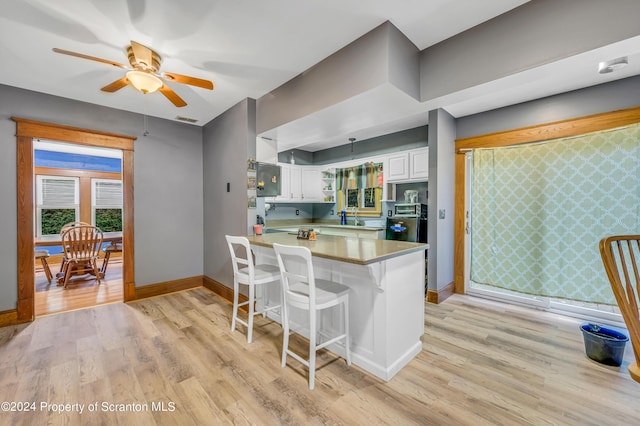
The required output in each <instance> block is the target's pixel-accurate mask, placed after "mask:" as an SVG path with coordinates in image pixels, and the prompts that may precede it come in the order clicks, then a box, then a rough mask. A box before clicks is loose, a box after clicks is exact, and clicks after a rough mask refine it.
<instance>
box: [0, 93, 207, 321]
mask: <svg viewBox="0 0 640 426" xmlns="http://www.w3.org/2000/svg"><path fill="white" fill-rule="evenodd" d="M114 96H116V95H114ZM150 96H153V95H150ZM158 100H159V101H164V100H163V99H161V98H160V99H158ZM12 116H16V117H21V118H26V119H31V120H38V121H44V122H50V123H57V124H62V125H69V126H74V127H80V128H86V129H92V130H98V131H103V132H111V133H117V134H123V135H130V136H136V137H137V138H138V139H137V141H136V142H135V144H134V146H135V154H134V161H135V163H134V188H135V189H134V192H135V194H134V195H135V197H134V209H135V211H134V215H135V219H134V220H135V222H134V226H135V248H134V249H135V262H136V264H135V265H134V266H135V283H136V286H142V285H147V284H155V283H158V282H164V281H169V280H172V279H179V278H187V277H193V276H198V275H202V263H203V261H202V235H203V231H202V211H203V208H202V128H200V127H197V126H193V125H188V124H183V123H177V122H171V121H167V120H161V119H154V118H149V130H150V134H149V136H146V137H145V136H143V135H142V134H143V132H144V128H143V116H142V115H140V114H133V113H129V112H125V111H120V110H116V109H112V108H106V107H101V106H97V105H93V104H88V103H84V102H78V101H75V100H71V99H65V98H60V97H56V96H51V95H46V94H42V93H36V92H32V91H28V90H23V89H19V88H15V87H10V86H4V85H0V178H1V180H0V197H2V200H3V202H2V203H0V217H2V219H3V220H2V221H0V233H1V235H2V236H3V238H2V239H1V240H0V270H1V271H2V278H1V279H0V311H4V310H11V309H15V308H16V301H17V282H16V280H17V262H18V259H17V244H16V241H17V231H16V220H17V217H16V209H17V207H16V138H15V134H16V125H15V122H13V121H12V120H11V119H10V117H12ZM156 255H159V256H161V257H157V256H156Z"/></svg>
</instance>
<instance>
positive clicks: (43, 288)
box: [35, 260, 124, 317]
mask: <svg viewBox="0 0 640 426" xmlns="http://www.w3.org/2000/svg"><path fill="white" fill-rule="evenodd" d="M59 270H60V265H59V264H57V265H56V264H52V265H51V271H52V272H53V274H54V279H53V281H52V282H51V284H49V283H48V282H47V278H46V277H45V275H44V272H42V271H41V269H40V268H39V269H36V279H35V290H36V291H35V314H36V317H39V316H43V315H49V314H54V313H59V312H67V311H73V310H75V309H83V308H88V307H90V306H96V305H102V304H105V303H114V302H122V301H123V300H124V294H123V291H122V262H121V261H118V260H116V261H115V262H113V261H112V262H110V263H109V267H108V269H107V274H106V276H105V277H104V278H103V279H102V280H100V285H98V283H97V282H96V280H95V277H92V276H91V275H89V274H87V275H80V276H77V277H71V279H70V280H69V285H68V286H67V288H66V289H65V288H64V287H62V286H58V285H56V279H55V274H56V273H57V272H58V271H59Z"/></svg>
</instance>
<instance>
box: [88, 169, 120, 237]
mask: <svg viewBox="0 0 640 426" xmlns="http://www.w3.org/2000/svg"><path fill="white" fill-rule="evenodd" d="M91 221H92V223H95V225H96V226H97V227H98V228H100V229H101V230H102V231H103V232H115V231H122V181H121V180H114V179H91Z"/></svg>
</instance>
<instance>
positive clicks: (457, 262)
mask: <svg viewBox="0 0 640 426" xmlns="http://www.w3.org/2000/svg"><path fill="white" fill-rule="evenodd" d="M635 123H640V106H638V107H632V108H626V109H622V110H618V111H612V112H604V113H600V114H594V115H587V116H584V117H578V118H572V119H568V120H562V121H555V122H552V123H545V124H540V125H536V126H529V127H521V128H518V129H513V130H506V131H503V132H496V133H488V134H485V135H480V136H473V137H469V138H462V139H457V140H456V160H455V168H456V170H455V195H454V197H455V199H454V203H455V211H454V216H455V217H454V230H453V238H454V248H453V250H454V253H453V277H454V286H455V287H454V289H455V292H456V293H464V280H465V276H464V270H465V263H464V262H465V257H464V232H465V222H466V221H465V212H466V211H467V208H466V205H465V182H466V161H465V153H466V152H467V151H470V150H472V149H475V148H497V147H504V146H513V145H520V144H525V143H532V142H541V141H545V140H551V139H559V138H566V137H571V136H578V135H583V134H586V133H591V132H597V131H601V130H607V129H614V128H616V127H622V126H627V125H630V124H635Z"/></svg>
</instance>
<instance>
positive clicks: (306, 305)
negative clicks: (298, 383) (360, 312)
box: [273, 243, 351, 390]
mask: <svg viewBox="0 0 640 426" xmlns="http://www.w3.org/2000/svg"><path fill="white" fill-rule="evenodd" d="M273 249H274V250H275V252H276V257H277V258H278V266H279V267H280V273H281V274H282V280H281V281H282V295H283V303H282V326H283V328H284V332H283V341H282V367H283V368H284V367H286V365H287V355H291V356H292V357H293V358H295V359H296V360H298V361H300V362H301V363H302V364H304V365H306V366H307V367H308V368H309V389H311V390H313V388H314V386H315V370H316V352H317V351H318V350H320V349H322V348H324V347H326V346H329V345H331V344H333V343H337V342H339V341H340V340H344V350H345V355H346V361H347V365H351V349H350V344H351V340H350V336H349V287H347V286H344V285H342V284H339V283H336V282H333V281H328V280H323V279H316V278H315V274H314V272H313V264H312V261H311V251H310V250H309V249H308V248H306V247H299V246H286V245H282V244H277V243H274V244H273ZM300 265H304V267H302V268H301V267H300ZM301 269H302V270H305V269H306V274H305V273H300V272H298V271H300V270H301ZM289 306H292V307H295V308H298V309H303V310H306V311H308V312H309V359H308V360H306V359H304V358H302V356H300V355H299V354H297V353H295V352H293V351H291V350H289V334H290V324H289V319H290V318H289ZM334 306H341V307H342V312H341V313H342V327H343V329H344V330H343V333H342V334H340V335H338V336H335V337H333V338H330V337H328V336H325V335H324V333H322V332H321V331H319V330H318V328H317V325H318V324H317V313H318V312H319V311H322V310H324V309H328V308H332V307H334ZM318 334H320V335H321V336H323V338H324V339H327V340H325V341H323V342H322V343H320V344H316V342H317V340H318V339H317V335H318Z"/></svg>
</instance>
